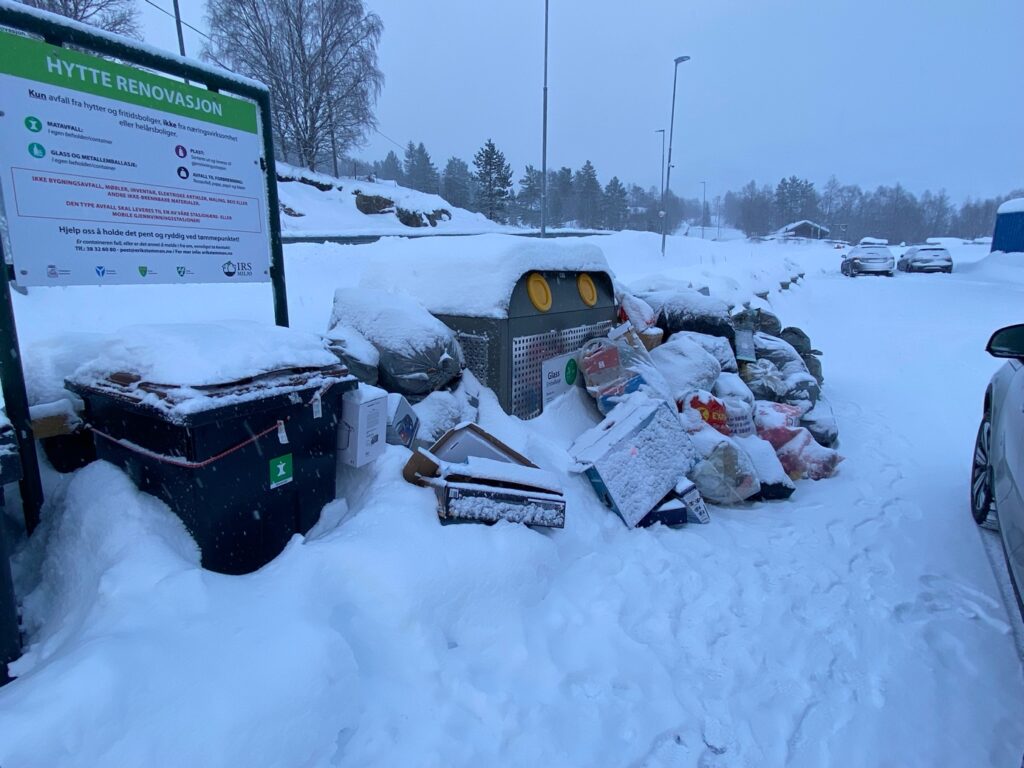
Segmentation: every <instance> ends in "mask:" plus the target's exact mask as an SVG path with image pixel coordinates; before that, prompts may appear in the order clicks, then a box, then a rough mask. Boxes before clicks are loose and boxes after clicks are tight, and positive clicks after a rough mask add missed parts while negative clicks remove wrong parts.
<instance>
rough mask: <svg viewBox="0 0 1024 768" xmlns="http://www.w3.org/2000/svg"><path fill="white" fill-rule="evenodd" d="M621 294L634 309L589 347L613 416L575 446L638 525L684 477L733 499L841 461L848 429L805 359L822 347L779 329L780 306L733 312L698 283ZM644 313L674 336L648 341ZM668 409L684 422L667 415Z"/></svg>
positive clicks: (591, 375) (583, 357)
mask: <svg viewBox="0 0 1024 768" xmlns="http://www.w3.org/2000/svg"><path fill="white" fill-rule="evenodd" d="M619 300H620V305H621V308H622V311H623V314H624V315H625V317H627V318H629V320H627V322H626V323H625V324H623V325H621V326H619V327H617V328H615V329H613V330H612V331H611V332H610V333H609V334H608V336H607V338H599V339H595V340H593V341H591V342H589V343H588V344H587V345H585V346H584V347H583V349H582V350H581V351H580V355H579V365H580V370H581V372H582V374H583V378H584V380H585V385H586V389H587V391H588V392H589V393H590V394H591V395H592V397H593V398H594V401H595V404H596V406H597V407H598V410H599V411H600V412H601V413H602V414H605V416H606V418H605V420H604V421H603V422H601V423H600V424H599V425H597V426H596V427H594V428H593V429H591V430H590V431H588V432H587V433H585V434H584V435H582V436H581V437H580V438H579V439H578V440H577V443H576V444H575V445H574V446H573V447H572V449H571V453H572V455H573V458H574V460H575V461H576V463H577V466H578V468H579V470H580V471H584V472H586V473H587V476H588V478H589V479H590V481H591V484H592V485H593V487H594V489H595V491H596V492H597V494H598V496H599V497H600V498H601V499H602V500H603V501H604V502H605V503H606V505H607V506H609V507H610V508H611V509H613V510H614V511H616V512H617V513H618V514H619V515H620V516H621V517H622V518H623V520H624V521H625V522H626V524H627V525H630V526H631V527H633V526H637V525H643V524H645V523H644V521H645V519H647V516H649V515H651V514H653V512H654V510H656V509H657V508H658V507H659V504H660V502H661V501H662V497H663V495H664V494H665V493H667V491H668V489H669V488H671V487H673V486H675V485H676V483H678V482H679V481H680V480H683V479H688V480H689V481H691V482H692V483H693V484H694V485H695V486H696V488H697V490H698V491H699V492H700V494H701V495H702V496H703V498H704V499H705V500H707V501H709V502H711V503H714V504H724V505H731V504H740V503H743V502H747V501H757V500H781V499H786V498H788V497H789V496H790V495H792V494H793V493H794V491H795V490H796V485H795V483H794V481H795V480H799V479H801V478H809V479H813V480H818V479H823V478H827V477H830V476H831V475H832V474H833V473H834V472H835V470H836V467H837V466H838V464H839V462H840V461H841V457H840V456H839V454H838V453H836V452H835V451H834V450H833V448H832V446H834V444H835V443H836V441H837V439H838V430H837V428H836V425H835V420H834V417H832V414H831V410H830V409H829V407H828V404H827V403H826V402H825V401H824V399H822V397H821V383H820V381H819V378H816V377H815V376H814V375H812V374H811V373H810V371H809V370H808V368H807V365H806V363H805V357H813V358H814V359H815V360H816V359H817V355H818V354H820V353H819V352H818V351H817V350H814V349H812V348H811V346H810V339H809V338H808V337H807V335H806V334H805V333H804V332H803V331H801V330H800V329H795V328H790V329H785V331H786V332H788V333H787V335H788V336H789V337H790V338H792V339H794V340H795V341H797V342H798V343H799V344H800V346H801V351H802V354H801V351H797V350H796V349H795V348H794V347H793V345H791V344H789V343H788V342H787V341H785V340H784V339H782V338H781V337H780V335H781V334H782V333H783V331H784V329H783V327H782V324H781V322H780V321H779V319H778V318H777V317H776V316H775V315H773V314H771V313H769V312H764V313H761V312H759V311H754V312H751V311H750V310H741V311H740V312H738V313H736V314H735V315H730V313H729V311H728V307H727V306H726V305H725V304H724V303H722V302H717V301H715V300H714V299H711V298H709V297H707V296H704V295H703V294H700V293H698V292H696V291H693V290H692V289H685V288H680V289H665V290H662V291H658V292H651V293H648V294H646V296H645V297H643V298H637V297H633V296H631V295H630V294H629V293H628V292H626V291H622V290H621V289H620V295H619ZM634 317H635V318H637V321H638V324H639V325H640V327H641V331H642V330H643V329H644V326H650V325H651V323H652V320H653V319H654V318H656V319H657V322H659V323H660V324H661V325H660V327H662V329H663V330H664V332H665V336H666V340H665V341H664V343H662V344H656V345H654V346H653V349H650V350H648V348H647V346H648V344H647V343H645V342H643V341H641V337H640V335H639V334H637V333H636V332H635V330H634V329H633V328H632V325H631V319H632V318H634ZM773 332H774V335H773ZM741 343H743V346H744V348H745V352H744V354H743V355H741V358H743V359H737V355H736V353H735V349H736V348H737V346H738V345H740V344H741ZM818 374H819V376H820V369H819V370H818ZM658 404H660V407H656V405H658ZM666 413H669V414H672V415H673V418H672V420H673V422H674V423H675V427H674V429H670V428H669V427H668V426H667V424H665V423H664V421H665V418H664V414H666ZM654 414H658V415H660V416H661V419H660V420H658V419H655V418H654ZM773 415H774V416H775V418H774V419H773V418H772V416H773ZM805 417H806V421H804V419H805ZM811 427H813V431H811V429H810V428H811ZM668 456H670V457H671V461H668V460H667V458H666V457H668ZM609 457H612V458H609ZM666 461H668V463H666ZM655 497H657V498H655ZM624 510H625V511H624Z"/></svg>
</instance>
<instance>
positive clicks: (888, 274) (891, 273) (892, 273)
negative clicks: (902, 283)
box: [885, 269, 896, 277]
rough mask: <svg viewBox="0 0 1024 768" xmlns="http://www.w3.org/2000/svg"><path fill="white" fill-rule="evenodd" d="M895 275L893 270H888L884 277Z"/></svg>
mask: <svg viewBox="0 0 1024 768" xmlns="http://www.w3.org/2000/svg"><path fill="white" fill-rule="evenodd" d="M895 274H896V272H895V271H894V270H891V269H890V270H889V271H888V272H886V273H885V276H886V277H893V276H894V275H895Z"/></svg>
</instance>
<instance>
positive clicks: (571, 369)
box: [565, 357, 580, 384]
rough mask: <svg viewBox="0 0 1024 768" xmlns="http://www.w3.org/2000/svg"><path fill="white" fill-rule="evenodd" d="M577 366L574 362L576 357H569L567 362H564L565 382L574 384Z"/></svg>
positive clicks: (577, 370)
mask: <svg viewBox="0 0 1024 768" xmlns="http://www.w3.org/2000/svg"><path fill="white" fill-rule="evenodd" d="M579 370H580V369H579V366H578V365H577V364H576V358H575V357H570V358H569V362H567V363H566V364H565V383H566V384H575V383H576V375H577V374H578V373H579Z"/></svg>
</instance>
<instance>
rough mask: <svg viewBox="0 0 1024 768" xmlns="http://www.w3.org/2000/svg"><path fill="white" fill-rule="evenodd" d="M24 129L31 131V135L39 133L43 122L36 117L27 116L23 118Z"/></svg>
mask: <svg viewBox="0 0 1024 768" xmlns="http://www.w3.org/2000/svg"><path fill="white" fill-rule="evenodd" d="M25 127H26V128H28V129H29V130H30V131H32V133H39V132H40V131H41V130H43V122H42V121H41V120H40V119H39V118H38V117H33V116H32V115H29V116H28V117H26V118H25Z"/></svg>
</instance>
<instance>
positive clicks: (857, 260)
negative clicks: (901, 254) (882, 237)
mask: <svg viewBox="0 0 1024 768" xmlns="http://www.w3.org/2000/svg"><path fill="white" fill-rule="evenodd" d="M895 269H896V259H895V258H893V255H892V251H890V250H889V249H888V248H886V247H885V246H884V245H858V246H855V247H853V248H851V249H850V250H849V251H847V252H846V253H845V254H843V263H842V265H841V266H840V268H839V271H840V272H842V273H843V274H844V275H846V276H847V277H856V276H857V275H888V276H889V277H892V275H893V272H894V271H895Z"/></svg>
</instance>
